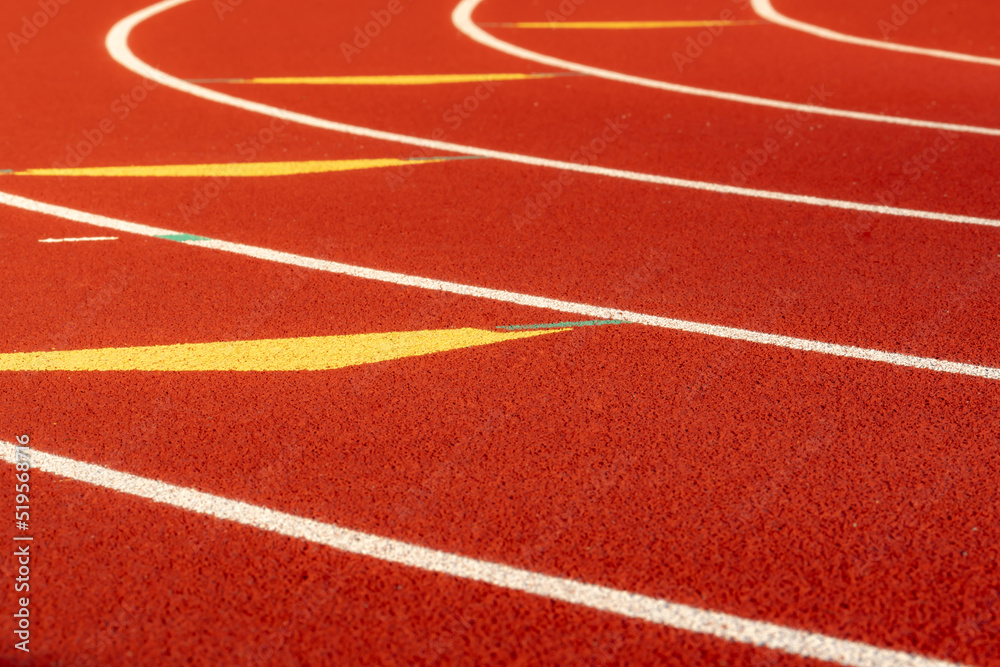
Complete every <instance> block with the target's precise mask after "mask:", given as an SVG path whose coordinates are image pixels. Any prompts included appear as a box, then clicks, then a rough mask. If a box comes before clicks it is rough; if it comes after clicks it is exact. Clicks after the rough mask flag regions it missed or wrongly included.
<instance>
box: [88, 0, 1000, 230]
mask: <svg viewBox="0 0 1000 667" xmlns="http://www.w3.org/2000/svg"><path fill="white" fill-rule="evenodd" d="M478 1H479V0H473V2H474V3H475V2H478ZM187 2H190V0H163V1H162V2H159V3H157V4H155V5H151V6H149V7H147V8H145V9H142V10H140V11H138V12H136V13H134V14H132V15H130V16H127V17H125V18H124V19H122V20H121V21H119V22H118V23H116V24H115V26H114V27H113V28H112V29H111V31H110V32H109V33H108V36H107V38H106V39H105V46H106V47H107V50H108V53H110V54H111V57H112V58H113V59H114V60H116V61H117V62H118V63H120V64H121V65H122V66H123V67H125V68H126V69H128V70H130V71H132V72H134V73H136V74H138V75H139V76H143V77H146V78H147V79H150V80H152V81H156V82H157V83H159V84H161V85H163V86H165V87H167V88H173V89H174V90H177V91H180V92H183V93H187V94H189V95H192V96H194V97H198V98H201V99H204V100H208V101H210V102H216V103H218V104H224V105H226V106H230V107H235V108H237V109H243V110H245V111H250V112H253V113H259V114H263V115H265V116H269V117H272V118H279V119H281V120H285V121H288V122H292V123H300V124H302V125H307V126H309V127H317V128H320V129H324V130H332V131H334V132H343V133H345V134H353V135H355V136H359V137H368V138H371V139H378V140H380V141H392V142H396V143H401V144H408V145H410V146H421V147H423V148H429V149H432V150H435V151H448V152H451V153H461V154H465V155H478V156H481V157H488V158H494V159H496V160H503V161H505V162H515V163H518V164H526V165H530V166H533V167H547V168H551V169H558V170H561V171H573V172H578V173H582V174H591V175H597V176H608V177H611V178H622V179H626V180H631V181H639V182H643V183H654V184H657V185H669V186H673V187H679V188H687V189H691V190H701V191H704V192H714V193H717V194H732V195H738V196H741V197H754V198H757V199H770V200H775V201H783V202H789V203H794V204H804V205H807V206H822V207H827V208H836V209H842V210H848V211H861V212H865V213H872V214H874V215H897V216H901V217H906V218H920V219H923V220H938V221H941V222H955V223H966V224H973V225H986V226H989V227H1000V220H995V219H991V218H981V217H976V216H969V215H957V214H951V213H936V212H931V211H919V210H915V209H905V208H896V207H890V206H879V205H876V204H861V203H858V202H852V201H845V200H840V199H827V198H823V197H812V196H809V195H795V194H789V193H785V192H772V191H770V190H755V189H753V188H741V187H737V186H732V185H722V184H720V183H709V182H706V181H692V180H688V179H682V178H672V177H668V176H656V175H653V174H643V173H639V172H634V171H625V170H622V169H608V168H605V167H596V166H592V165H586V164H577V163H575V162H562V161H559V160H549V159H546V158H539V157H532V156H529V155H521V154H519V153H507V152H504V151H496V150H491V149H487V148H478V147H475V146H464V145H462V144H453V143H450V142H446V141H435V140H433V139H422V138H420V137H411V136H408V135H405V134H396V133H394V132H385V131H382V130H375V129H372V128H367V127H360V126H357V125H347V124H345V123H338V122H335V121H330V120H324V119H322V118H316V117H315V116H309V115H306V114H302V113H297V112H294V111H288V110H287V109H280V108H278V107H272V106H269V105H267V104H261V103H260V102H252V101H250V100H244V99H242V98H239V97H233V96H232V95H227V94H225V93H220V92H218V91H215V90H211V89H209V88H203V87H201V86H198V85H195V84H193V83H190V82H188V81H185V80H183V79H178V78H177V77H174V76H171V75H169V74H166V73H165V72H161V71H160V70H158V69H156V68H155V67H152V66H151V65H148V64H146V63H145V62H143V61H141V60H139V58H137V57H136V55H135V54H134V53H132V51H131V50H130V49H129V47H128V37H129V34H130V33H131V32H132V30H133V29H134V28H135V27H136V26H137V25H139V24H140V23H142V22H143V21H146V20H147V19H149V18H152V17H153V16H156V15H157V14H160V13H162V12H165V11H166V10H168V9H171V8H173V7H177V6H178V5H182V4H184V3H187ZM461 6H462V5H459V7H461ZM456 11H458V10H457V9H456ZM483 34H485V33H483ZM570 64H571V63H570ZM793 106H796V105H793ZM797 107H801V108H803V109H811V108H812V107H808V106H807V105H797ZM789 108H791V107H789ZM928 127H930V126H928ZM935 127H936V126H935ZM956 127H957V126H956ZM991 131H992V130H991ZM995 132H996V133H997V135H1000V130H996V131H995Z"/></svg>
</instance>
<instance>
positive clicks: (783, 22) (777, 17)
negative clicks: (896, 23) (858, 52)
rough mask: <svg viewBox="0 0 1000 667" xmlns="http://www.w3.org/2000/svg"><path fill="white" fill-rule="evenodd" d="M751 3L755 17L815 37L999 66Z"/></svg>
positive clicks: (763, 1) (761, 1)
mask: <svg viewBox="0 0 1000 667" xmlns="http://www.w3.org/2000/svg"><path fill="white" fill-rule="evenodd" d="M751 6H752V7H753V10H754V11H755V12H756V13H757V15H758V16H760V17H761V18H762V19H766V20H768V21H770V22H771V23H775V24H777V25H780V26H783V27H785V28H790V29H792V30H798V31H800V32H804V33H808V34H810V35H813V36H815V37H821V38H823V39H829V40H832V41H834V42H843V43H845V44H854V45H856V46H868V47H871V48H874V49H884V50H886V51H897V52H899V53H912V54H915V55H919V56H930V57H931V58H942V59H944V60H957V61H959V62H964V63H974V64H976V65H991V66H993V67H1000V59H997V58H986V57H984V56H973V55H969V54H968V53H959V52H957V51H945V50H943V49H928V48H924V47H922V46H908V45H906V44H894V43H892V42H883V41H879V40H877V39H866V38H864V37H855V36H854V35H845V34H844V33H842V32H836V31H834V30H830V29H828V28H823V27H820V26H817V25H812V24H811V23H805V22H804V21H799V20H797V19H793V18H789V17H788V16H785V15H784V14H782V13H781V12H779V11H778V10H776V9H775V8H774V5H772V4H771V0H751Z"/></svg>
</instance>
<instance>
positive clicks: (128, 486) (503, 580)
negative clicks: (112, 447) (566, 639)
mask: <svg viewBox="0 0 1000 667" xmlns="http://www.w3.org/2000/svg"><path fill="white" fill-rule="evenodd" d="M0 456H2V458H3V460H4V461H6V462H7V463H10V464H14V463H15V460H16V452H15V449H14V445H13V444H11V443H9V442H5V441H2V440H0ZM30 460H31V467H32V468H34V469H37V470H42V471H44V472H47V473H51V474H53V475H58V476H60V477H65V478H68V479H73V480H77V481H79V482H84V483H86V484H92V485H94V486H99V487H102V488H105V489H110V490H112V491H117V492H119V493H125V494H128V495H132V496H137V497H139V498H145V499H147V500H151V501H153V502H155V503H160V504H163V505H169V506H171V507H176V508H179V509H182V510H187V511H189V512H195V513H197V514H202V515H206V516H210V517H213V518H215V519H220V520H222V521H231V522H233V523H238V524H241V525H244V526H251V527H253V528H257V529H259V530H265V531H269V532H272V533H277V534H279V535H284V536H286V537H291V538H294V539H299V540H305V541H307V542H313V543H315V544H321V545H324V546H327V547H330V548H332V549H336V550H338V551H343V552H346V553H350V554H356V555H359V556H367V557H369V558H375V559H377V560H380V561H384V562H387V563H394V564H397V565H404V566H406V567H412V568H417V569H419V570H424V571H427V572H437V573H440V574H444V575H448V576H451V577H457V578H459V579H466V580H470V581H476V582H480V583H484V584H489V585H492V586H496V587H498V588H504V589H507V590H511V591H519V592H523V593H528V594H529V595H536V596H539V597H545V598H549V599H552V600H559V601H561V602H568V603H570V604H574V605H579V606H583V607H589V608H590V609H595V610H597V611H603V612H610V613H612V614H618V615H620V616H625V617H628V618H635V619H639V620H644V621H648V622H650V623H656V624H659V625H665V626H669V627H671V628H676V629H678V630H685V631H687V632H695V633H699V634H704V635H710V636H713V637H718V638H719V639H723V640H726V641H730V642H737V643H740V644H749V645H751V646H761V647H766V648H769V649H774V650H776V651H782V652H784V653H788V654H791V655H796V656H801V657H804V658H814V659H817V660H827V661H830V662H835V663H838V664H841V665H852V666H857V667H877V666H891V667H897V666H898V667H931V666H944V665H953V664H955V663H948V662H944V661H941V660H935V659H933V658H925V657H922V656H917V655H913V654H911V653H903V652H900V651H893V650H890V649H885V648H879V647H877V646H871V645H869V644H863V643H861V642H855V641H850V640H845V639H838V638H836V637H830V636H827V635H821V634H818V633H814V632H806V631H803V630H796V629H793V628H788V627H784V626H781V625H776V624H773V623H767V622H764V621H754V620H750V619H746V618H741V617H739V616H733V615H731V614H725V613H721V612H716V611H706V610H704V609H698V608H697V607H689V606H687V605H683V604H677V603H674V602H668V601H666V600H660V599H657V598H652V597H648V596H646V595H640V594H638V593H630V592H628V591H621V590H617V589H614V588H608V587H606V586H598V585H595V584H587V583H583V582H580V581H576V580H573V579H564V578H562V577H554V576H551V575H547V574H539V573H537V572H532V571H530V570H523V569H520V568H516V567H511V566H509V565H503V564H500V563H492V562H489V561H483V560H478V559H475V558H470V557H468V556H460V555H457V554H453V553H448V552H445V551H438V550H435V549H430V548H427V547H421V546H417V545H414V544H409V543H407V542H401V541H399V540H393V539H389V538H386V537H379V536H377V535H371V534H369V533H363V532H360V531H357V530H350V529H348V528H341V527H340V526H337V525H334V524H329V523H322V522H320V521H315V520H313V519H307V518H304V517H300V516H295V515H294V514H286V513H284V512H279V511H276V510H272V509H268V508H266V507H259V506H257V505H251V504H249V503H245V502H241V501H238V500H232V499H230V498H223V497H221V496H216V495H212V494H209V493H204V492H202V491H196V490H195V489H191V488H187V487H183V486H175V485H173V484H168V483H166V482H161V481H159V480H154V479H149V478H146V477H139V476H137V475H130V474H128V473H124V472H120V471H118V470H112V469H110V468H105V467H103V466H99V465H94V464H92V463H83V462H81V461H76V460H74V459H70V458H66V457H63V456H58V455H55V454H47V453H45V452H42V451H39V450H37V449H32V450H30Z"/></svg>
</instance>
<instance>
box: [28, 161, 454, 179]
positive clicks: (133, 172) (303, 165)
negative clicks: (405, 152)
mask: <svg viewBox="0 0 1000 667" xmlns="http://www.w3.org/2000/svg"><path fill="white" fill-rule="evenodd" d="M447 159H448V158H428V159H426V160H399V159H397V158H378V159H370V160H314V161H306V162H235V163H232V164H158V165H144V166H130V167H81V168H78V169H72V168H66V169H25V170H24V171H15V172H13V174H12V175H14V176H119V177H150V176H152V177H164V176H167V177H194V176H223V177H225V176H232V177H235V178H243V177H253V176H289V175H292V174H321V173H326V172H333V171H352V170H355V169H375V168H377V167H398V166H401V165H409V164H424V163H427V162H441V161H443V160H447Z"/></svg>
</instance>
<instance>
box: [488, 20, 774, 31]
mask: <svg viewBox="0 0 1000 667" xmlns="http://www.w3.org/2000/svg"><path fill="white" fill-rule="evenodd" d="M765 23H766V21H720V20H718V19H716V20H707V21H551V22H550V21H521V22H516V23H477V24H476V25H478V26H480V27H483V28H528V29H535V28H541V29H551V30H652V29H658V28H707V27H715V26H733V25H763V24H765Z"/></svg>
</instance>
